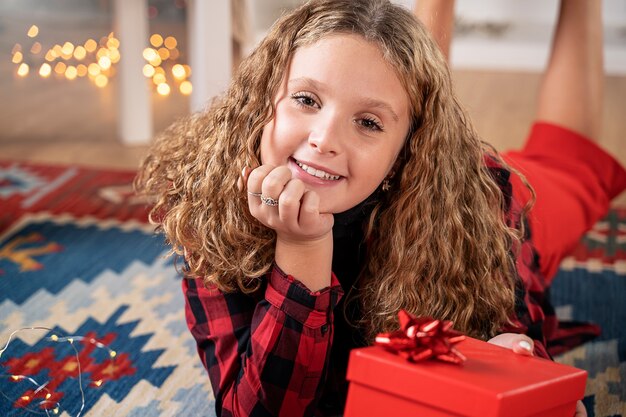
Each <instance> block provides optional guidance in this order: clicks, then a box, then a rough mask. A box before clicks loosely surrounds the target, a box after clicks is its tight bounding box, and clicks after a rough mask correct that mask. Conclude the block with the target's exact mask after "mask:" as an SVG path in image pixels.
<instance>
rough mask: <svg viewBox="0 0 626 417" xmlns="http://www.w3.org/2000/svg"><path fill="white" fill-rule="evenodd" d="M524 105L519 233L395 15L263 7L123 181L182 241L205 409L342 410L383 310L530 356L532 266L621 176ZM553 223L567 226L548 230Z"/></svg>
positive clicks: (442, 76)
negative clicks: (150, 202) (232, 61)
mask: <svg viewBox="0 0 626 417" xmlns="http://www.w3.org/2000/svg"><path fill="white" fill-rule="evenodd" d="M440 3H441V2H440ZM444 3H446V2H444ZM584 3H586V2H584ZM590 3H591V2H590ZM592 3H597V2H592ZM567 4H570V2H568V3H567ZM571 4H576V6H572V9H576V8H578V9H581V8H584V7H586V6H583V2H581V1H576V2H571ZM568 7H569V6H568ZM563 8H564V9H565V5H564V6H563ZM564 11H565V10H564ZM575 11H577V12H578V11H580V10H575ZM575 18H577V19H579V22H581V21H582V20H580V19H585V21H587V20H588V19H589V18H586V17H584V16H583V14H581V15H580V16H578V17H575ZM568 19H569V20H571V19H574V18H570V17H568V18H566V17H565V14H564V15H562V17H561V20H568ZM575 23H576V22H574V24H575ZM598 24H599V21H598ZM559 36H560V35H559V33H558V32H557V36H556V38H557V45H556V46H558V40H559ZM592 46H593V45H592ZM596 46H597V45H596ZM557 61H559V59H558V58H557V57H556V56H555V55H553V62H552V63H551V65H550V67H551V68H552V67H553V65H555V62H557ZM550 71H552V69H551V70H550ZM550 71H549V74H550ZM551 82H552V81H551V80H550V76H548V78H546V84H549V83H551ZM544 89H545V88H544ZM557 90H558V89H557ZM568 91H569V90H568ZM557 93H558V94H560V93H561V92H560V91H557ZM542 94H543V93H542ZM551 94H552V92H550V93H545V95H548V96H549V95H551ZM558 94H557V95H558ZM572 94H573V93H572ZM542 97H543V96H542ZM582 101H585V102H589V101H592V100H589V97H583V98H582ZM543 102H544V99H543V98H542V99H541V100H540V111H539V118H540V119H541V120H547V122H542V123H538V124H536V125H535V126H534V128H533V130H532V132H531V137H530V139H529V144H528V145H527V147H526V148H525V149H524V150H523V151H521V152H519V153H515V154H513V153H512V154H507V155H506V160H508V161H510V164H511V165H515V166H516V167H517V169H518V170H519V171H523V172H524V174H525V175H526V176H527V177H528V178H529V179H530V181H531V183H532V185H533V186H534V187H535V189H536V190H537V196H538V202H537V205H536V209H537V212H538V213H537V215H534V214H532V213H531V216H530V217H529V220H530V226H532V228H529V227H527V226H528V225H527V224H526V223H527V222H526V220H525V219H526V216H525V213H526V209H527V207H528V206H529V205H530V204H527V203H529V202H530V201H532V198H531V194H532V192H531V191H530V190H531V188H530V187H527V186H526V185H524V184H525V180H524V177H522V176H521V175H519V174H511V172H514V171H512V169H511V168H509V165H508V164H507V163H505V162H504V161H503V158H501V157H500V156H499V155H498V154H497V153H496V152H495V151H493V150H492V149H491V148H490V147H489V146H487V145H485V144H484V143H483V142H482V141H481V140H480V138H479V137H478V136H477V135H476V133H475V132H474V130H473V129H472V127H471V125H470V123H469V121H468V120H467V118H466V116H465V113H464V111H463V110H462V109H461V107H460V106H459V104H458V102H457V100H456V98H455V96H454V94H453V92H452V85H451V80H450V75H449V71H448V67H447V65H446V62H445V58H444V56H443V55H442V54H441V53H440V52H439V49H438V47H437V45H436V44H435V43H434V42H433V41H431V38H430V36H429V35H428V33H427V31H426V29H425V28H424V27H423V26H422V25H421V24H419V23H418V22H417V21H416V19H415V18H414V17H413V16H412V15H411V13H410V12H409V11H407V10H405V9H403V8H401V7H398V6H394V5H392V4H390V3H389V2H388V1H385V0H362V1H353V0H319V1H317V0H314V1H311V2H309V3H306V4H305V5H303V6H301V7H300V8H298V9H296V10H294V11H293V12H291V13H290V14H288V15H286V16H284V17H283V18H281V19H280V20H279V21H278V22H277V23H276V24H275V25H274V27H273V28H272V29H271V30H270V33H269V34H268V35H267V37H266V38H265V39H264V40H263V42H262V43H261V44H260V45H259V47H258V48H257V49H256V50H255V51H254V52H253V53H252V54H251V56H250V57H249V58H247V59H246V60H244V62H243V63H242V65H241V67H240V70H239V72H238V74H237V75H236V76H235V77H234V80H233V83H232V85H231V86H230V88H229V90H228V91H227V92H226V93H225V95H224V96H223V97H221V98H219V99H218V100H216V101H215V102H214V103H212V104H211V106H210V107H209V108H208V109H207V110H206V111H204V112H202V113H200V114H195V115H193V116H191V117H189V118H188V119H186V120H183V121H181V122H178V123H176V124H175V125H174V126H172V127H171V128H170V129H169V130H168V131H167V132H166V133H165V134H164V135H163V136H162V137H161V138H159V140H158V141H157V143H156V144H155V146H154V148H153V150H152V152H151V154H150V155H149V156H148V158H146V160H145V161H144V164H143V167H142V170H141V172H140V175H139V177H138V179H137V185H138V188H139V189H140V190H141V191H143V192H145V193H148V194H151V195H153V196H154V197H156V205H155V207H154V209H153V211H152V216H151V217H152V220H153V221H154V222H155V223H156V224H158V225H159V227H160V228H161V229H162V230H163V231H164V232H165V234H166V236H167V238H168V239H169V241H170V242H171V244H172V246H173V248H174V251H175V252H176V253H178V254H180V255H183V254H184V257H185V274H186V276H187V277H188V279H185V280H184V281H183V290H184V293H185V297H186V300H187V307H186V314H187V321H188V324H189V328H190V330H191V332H192V334H193V336H194V337H195V339H196V341H197V343H198V352H199V354H200V357H201V359H202V362H203V364H204V365H205V367H206V368H207V370H208V373H209V377H210V379H211V383H212V385H213V389H214V393H215V400H216V401H215V403H216V410H217V414H218V415H223V416H226V415H237V416H239V415H250V416H266V415H277V416H278V415H281V416H300V415H333V414H338V413H341V410H342V408H343V404H344V401H345V394H346V388H347V383H346V381H345V372H346V366H347V360H348V353H349V351H350V349H352V348H354V347H359V346H365V345H367V344H369V343H371V341H372V340H373V337H374V336H375V335H376V334H377V333H379V332H383V331H390V330H394V329H395V328H396V327H397V323H396V317H397V312H398V310H399V309H406V310H408V311H409V312H411V313H413V314H415V315H418V316H425V315H428V316H434V317H437V318H440V319H448V320H452V321H454V324H455V328H456V329H458V330H461V331H464V332H466V333H467V334H469V335H471V336H474V337H478V338H481V339H484V340H489V339H491V341H492V342H494V343H498V344H501V345H504V346H507V347H510V348H513V349H514V350H515V351H518V352H520V353H524V352H526V354H532V353H533V352H534V353H535V354H538V355H542V356H548V355H547V352H546V350H545V348H544V342H545V340H546V339H545V338H546V336H550V334H551V332H553V331H554V330H555V329H554V328H552V324H553V323H554V322H553V320H551V317H548V318H550V320H545V321H544V319H545V318H546V316H545V314H544V309H546V308H548V307H549V304H548V303H547V299H545V298H544V290H545V287H546V285H547V283H548V282H549V278H550V277H551V276H550V275H546V274H552V273H553V272H554V268H555V266H554V263H555V262H557V258H559V259H560V257H561V256H562V255H563V252H564V251H565V250H566V249H567V247H568V246H569V245H570V244H571V243H575V241H576V240H577V239H578V238H579V236H580V235H581V234H582V233H583V232H584V230H585V229H586V228H588V227H590V226H591V225H592V224H593V223H594V222H595V220H597V219H598V218H599V217H601V216H602V215H603V214H604V213H605V212H606V210H607V207H608V201H609V200H610V199H611V198H612V197H613V196H614V195H616V194H617V193H618V192H619V191H621V189H623V188H624V187H626V172H624V170H623V169H622V168H621V167H620V166H619V164H617V163H616V162H615V161H614V160H613V159H612V158H611V157H610V156H609V155H607V154H606V153H604V152H603V151H602V150H600V149H599V148H598V147H597V146H595V145H594V144H593V143H592V142H590V141H589V140H588V139H586V138H585V136H587V137H589V136H590V137H597V131H590V130H586V129H584V128H580V127H579V126H577V125H569V124H568V123H567V121H568V120H569V119H566V120H564V119H562V118H561V117H560V116H561V113H560V112H559V110H558V106H557V110H555V108H553V107H551V106H548V105H547V104H546V106H545V108H546V109H549V110H546V109H544V108H543V107H542V106H543ZM588 104H589V103H588ZM595 104H598V103H595ZM589 105H590V106H591V104H589ZM544 110H545V111H544ZM587 113H588V112H587ZM568 114H569V113H568ZM583 116H589V118H591V117H596V116H597V115H596V114H595V113H594V114H583ZM568 117H569V116H568ZM559 124H561V125H564V126H563V127H561V126H559ZM572 128H573V129H577V130H578V131H579V132H580V133H575V132H574V131H572ZM581 133H582V134H581ZM581 172H582V173H586V174H588V175H587V177H586V178H584V179H583V180H581V182H580V183H578V181H579V180H578V178H577V176H578V175H579V174H580V173H581ZM565 187H567V188H566V189H564V188H565ZM552 193H557V195H554V196H553V195H552ZM541 199H545V202H542V201H541ZM572 213H574V214H572ZM561 217H563V218H565V219H567V221H570V220H571V221H572V222H573V223H572V224H570V225H569V226H568V227H569V228H573V229H575V230H573V231H572V232H571V233H569V230H568V228H567V227H565V225H564V224H565V223H562V222H564V221H565V220H563V219H562V218H561ZM553 223H554V224H555V230H557V234H561V233H565V232H568V233H569V234H567V236H558V237H557V238H553V237H552V236H551V235H549V234H548V233H549V232H548V231H547V230H548V229H549V228H548V227H549V226H550V227H552V225H553ZM535 229H536V230H538V231H537V232H536V231H535ZM531 230H532V233H533V234H532V238H531V234H530V231H531ZM570 235H571V236H570ZM544 260H546V261H545V262H544ZM507 332H512V333H518V334H510V333H507ZM524 333H525V334H527V335H528V336H526V335H524ZM529 336H530V337H529ZM533 339H534V346H533ZM579 413H580V415H585V414H584V408H582V406H580V407H579Z"/></svg>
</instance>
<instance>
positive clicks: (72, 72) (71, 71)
mask: <svg viewBox="0 0 626 417" xmlns="http://www.w3.org/2000/svg"><path fill="white" fill-rule="evenodd" d="M77 76H78V71H77V70H76V67H75V66H74V65H70V66H68V67H67V69H66V70H65V78H67V79H68V80H73V79H75V78H76V77H77ZM70 343H71V342H70Z"/></svg>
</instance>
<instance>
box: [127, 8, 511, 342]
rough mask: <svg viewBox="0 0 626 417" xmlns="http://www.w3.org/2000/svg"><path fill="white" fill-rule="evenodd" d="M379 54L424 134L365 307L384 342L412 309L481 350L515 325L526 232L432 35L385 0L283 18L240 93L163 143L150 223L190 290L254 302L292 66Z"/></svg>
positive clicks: (400, 185) (373, 229) (372, 250)
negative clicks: (269, 150) (283, 92)
mask: <svg viewBox="0 0 626 417" xmlns="http://www.w3.org/2000/svg"><path fill="white" fill-rule="evenodd" d="M338 33H349V34H358V35H360V36H362V37H363V38H364V39H366V40H367V41H369V42H372V43H374V44H376V45H377V46H378V47H379V48H380V50H381V51H382V53H383V56H384V58H385V59H386V60H387V62H388V63H389V64H390V65H391V66H392V67H393V68H395V70H396V73H397V76H398V78H399V79H400V81H401V82H402V83H403V86H404V87H405V89H406V91H407V93H408V97H409V99H410V105H411V113H412V125H411V128H410V131H409V133H408V135H407V138H406V142H405V144H404V147H403V149H402V151H401V152H400V155H399V157H398V160H397V162H396V164H395V168H394V171H395V175H394V177H393V180H392V184H391V187H392V188H391V190H389V191H388V192H386V193H384V194H383V195H384V196H383V197H382V198H381V199H380V200H379V201H378V202H377V203H376V205H375V207H374V209H373V211H372V213H371V215H370V216H369V218H368V219H367V221H366V224H365V231H366V241H367V242H368V259H367V261H366V264H365V265H364V267H363V270H362V272H361V275H360V278H359V291H358V293H356V294H353V295H355V296H356V298H357V299H358V300H359V302H360V303H361V304H362V311H363V318H362V323H361V324H362V325H364V326H365V328H366V329H367V331H368V333H369V334H370V335H374V334H375V333H377V332H380V331H388V330H391V329H393V328H395V327H396V326H397V323H396V314H397V311H398V310H399V309H401V308H403V309H406V310H408V311H409V312H411V313H413V314H416V315H428V316H434V317H437V318H441V319H448V320H453V321H454V322H455V327H456V328H458V329H460V330H462V331H464V332H466V333H468V334H470V335H472V336H475V337H480V338H488V337H490V336H492V335H494V334H495V333H496V332H497V331H498V329H500V328H501V327H502V326H503V325H505V324H506V323H508V321H509V317H511V314H512V312H513V306H514V286H515V274H516V269H515V265H514V258H515V256H514V255H513V253H512V251H514V248H516V247H519V242H520V240H521V239H522V236H521V233H522V230H520V229H519V228H516V227H509V226H508V225H507V221H506V218H505V217H506V216H505V214H504V211H505V208H504V206H505V203H504V199H503V196H502V191H501V190H500V188H499V187H498V185H497V183H496V180H495V178H494V177H493V176H492V174H491V173H490V172H489V170H488V169H487V168H486V167H485V163H484V158H485V156H486V155H489V157H490V158H495V159H496V160H497V161H499V163H500V164H501V165H502V166H504V167H506V165H505V164H504V163H503V162H502V161H501V160H500V159H499V157H498V155H497V154H496V153H495V151H493V150H492V149H491V148H490V147H488V146H487V145H486V144H485V143H484V142H482V141H481V140H480V138H479V137H478V135H477V134H476V133H475V131H474V130H473V128H472V126H471V124H470V123H469V122H468V120H467V117H466V115H465V112H464V111H463V109H462V108H461V106H460V105H459V103H458V101H457V99H456V98H455V95H454V93H453V89H452V82H451V78H450V74H449V70H448V67H447V64H446V62H445V59H444V58H443V56H442V55H441V53H440V52H439V50H438V48H437V46H436V45H435V44H434V42H433V41H432V40H431V38H430V36H429V34H428V33H427V31H426V30H425V29H424V27H423V26H422V25H421V24H420V23H419V22H418V21H417V20H416V19H415V18H414V17H413V15H412V14H411V13H410V12H409V11H408V10H405V9H403V8H402V7H399V6H395V5H393V4H391V3H389V2H388V1H383V0H360V1H354V0H319V1H315V0H314V1H310V2H308V3H306V4H304V5H302V6H301V7H299V8H297V9H296V10H294V11H293V12H291V13H289V14H287V15H285V16H283V17H282V18H281V19H279V20H278V21H277V22H276V23H275V24H274V26H273V27H272V28H271V30H270V32H269V34H268V35H267V36H266V37H265V39H264V40H263V41H262V42H261V44H260V45H259V46H258V47H257V48H256V49H255V50H254V52H253V53H252V54H251V55H250V56H249V57H248V58H246V59H245V60H244V61H243V62H242V64H241V66H240V68H239V71H238V72H237V74H236V75H235V76H234V79H233V81H232V83H231V85H230V87H229V89H228V90H227V92H226V93H225V94H224V95H223V96H222V97H220V98H219V99H217V100H215V101H214V102H213V103H211V104H210V106H209V107H208V108H207V109H206V110H205V111H203V112H200V113H198V114H194V115H192V116H190V117H187V118H185V119H183V120H180V121H178V122H177V123H175V124H174V125H173V126H171V127H170V128H169V129H168V130H167V131H165V132H164V134H162V135H161V136H160V137H159V138H158V139H157V140H156V142H155V144H154V146H153V148H152V150H151V152H150V153H149V155H148V156H147V157H146V159H145V160H144V162H143V164H142V167H141V170H140V172H139V174H138V177H137V179H136V187H137V189H138V190H139V191H140V192H142V193H144V194H148V195H150V196H152V197H153V198H154V199H155V205H154V208H153V209H152V211H151V214H150V218H151V221H153V222H154V223H155V224H157V225H158V227H159V228H160V229H161V230H162V231H163V232H164V233H165V235H166V236H167V239H168V240H169V243H170V244H171V245H172V248H173V249H172V250H173V252H175V253H177V254H179V255H182V254H184V256H185V261H186V264H185V269H184V272H185V273H186V275H187V276H188V277H198V276H199V277H203V280H204V283H205V285H207V286H213V287H217V288H219V289H220V290H222V291H242V292H244V293H250V292H253V291H256V290H257V289H258V288H259V286H260V285H261V278H262V277H263V276H264V274H266V273H267V272H268V271H269V270H270V268H271V266H272V263H273V259H274V247H275V238H276V237H275V233H274V231H273V230H271V229H268V228H266V227H265V226H263V225H262V224H261V223H260V222H258V221H256V219H254V218H253V217H252V216H251V214H250V212H249V210H248V207H247V197H246V195H245V192H243V191H239V192H238V191H237V190H238V187H237V181H238V179H239V178H240V172H241V170H242V168H243V167H245V166H251V167H255V166H258V165H260V151H259V147H260V145H259V144H260V139H261V134H262V131H263V127H264V126H265V125H266V124H267V123H268V122H269V121H270V120H271V119H272V117H273V115H274V108H273V98H274V96H275V94H276V92H277V90H278V86H279V84H280V83H281V80H282V79H283V76H284V75H285V71H286V69H287V67H288V63H289V60H290V57H291V56H292V54H293V53H294V51H295V50H296V49H297V48H299V47H302V46H304V45H311V44H313V43H314V42H316V41H318V40H319V39H321V38H323V37H324V36H328V35H329V34H338Z"/></svg>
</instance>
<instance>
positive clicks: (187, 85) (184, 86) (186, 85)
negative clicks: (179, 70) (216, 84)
mask: <svg viewBox="0 0 626 417" xmlns="http://www.w3.org/2000/svg"><path fill="white" fill-rule="evenodd" d="M178 88H179V90H180V92H181V93H182V94H184V95H186V96H188V95H189V94H191V91H192V90H193V88H192V86H191V82H190V81H183V82H182V83H180V86H178Z"/></svg>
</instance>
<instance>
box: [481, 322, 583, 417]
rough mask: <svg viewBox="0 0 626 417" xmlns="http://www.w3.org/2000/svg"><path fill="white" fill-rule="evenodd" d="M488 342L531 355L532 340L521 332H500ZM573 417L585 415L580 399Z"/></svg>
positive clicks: (521, 353)
mask: <svg viewBox="0 0 626 417" xmlns="http://www.w3.org/2000/svg"><path fill="white" fill-rule="evenodd" d="M489 343H493V344H494V345H498V346H502V347H505V348H508V349H511V350H513V352H515V353H519V354H520V355H527V356H533V349H534V343H533V340H532V339H531V338H530V337H528V336H526V335H523V334H516V333H502V334H499V335H497V336H496V337H493V338H491V339H489ZM574 417H587V410H586V409H585V406H584V405H583V402H582V401H580V400H578V401H577V402H576V414H574Z"/></svg>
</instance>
